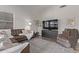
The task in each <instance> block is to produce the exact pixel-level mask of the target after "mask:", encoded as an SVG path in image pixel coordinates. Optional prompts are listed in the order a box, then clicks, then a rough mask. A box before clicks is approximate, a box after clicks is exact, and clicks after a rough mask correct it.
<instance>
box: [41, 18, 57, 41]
mask: <svg viewBox="0 0 79 59" xmlns="http://www.w3.org/2000/svg"><path fill="white" fill-rule="evenodd" d="M57 36H58V20H57V19H53V20H47V21H43V30H42V37H46V38H51V39H53V40H56V39H57Z"/></svg>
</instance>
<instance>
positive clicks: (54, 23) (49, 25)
mask: <svg viewBox="0 0 79 59" xmlns="http://www.w3.org/2000/svg"><path fill="white" fill-rule="evenodd" d="M43 29H50V30H52V29H58V19H53V20H47V21H43Z"/></svg>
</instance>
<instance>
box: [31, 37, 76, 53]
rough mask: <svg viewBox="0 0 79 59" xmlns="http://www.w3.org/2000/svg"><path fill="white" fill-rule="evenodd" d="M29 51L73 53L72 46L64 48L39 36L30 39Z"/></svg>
mask: <svg viewBox="0 0 79 59" xmlns="http://www.w3.org/2000/svg"><path fill="white" fill-rule="evenodd" d="M30 44H31V47H30V52H31V53H74V52H77V51H74V50H73V49H72V48H65V47H63V46H61V45H59V44H57V43H55V42H53V41H49V40H45V39H43V38H41V37H37V38H34V39H32V40H31V41H30Z"/></svg>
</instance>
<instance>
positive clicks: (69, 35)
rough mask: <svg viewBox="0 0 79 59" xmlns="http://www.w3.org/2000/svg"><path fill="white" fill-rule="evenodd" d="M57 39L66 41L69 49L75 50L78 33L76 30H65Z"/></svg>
mask: <svg viewBox="0 0 79 59" xmlns="http://www.w3.org/2000/svg"><path fill="white" fill-rule="evenodd" d="M59 37H61V38H64V40H68V41H69V43H70V45H71V48H73V49H75V46H76V44H77V40H78V38H79V32H78V30H77V29H65V30H64V31H63V33H62V34H59Z"/></svg>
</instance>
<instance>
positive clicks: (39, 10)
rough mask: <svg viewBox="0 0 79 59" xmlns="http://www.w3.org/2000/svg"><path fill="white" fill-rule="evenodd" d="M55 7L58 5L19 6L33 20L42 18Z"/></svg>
mask: <svg viewBox="0 0 79 59" xmlns="http://www.w3.org/2000/svg"><path fill="white" fill-rule="evenodd" d="M15 6H16V5H15ZM55 6H56V5H18V6H17V7H18V8H19V9H21V10H23V11H24V12H25V13H28V14H29V15H30V16H31V17H32V18H36V17H40V16H41V15H42V14H43V13H44V12H45V11H46V10H48V9H49V8H51V7H52V8H53V7H55Z"/></svg>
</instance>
